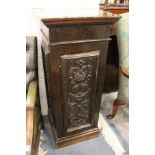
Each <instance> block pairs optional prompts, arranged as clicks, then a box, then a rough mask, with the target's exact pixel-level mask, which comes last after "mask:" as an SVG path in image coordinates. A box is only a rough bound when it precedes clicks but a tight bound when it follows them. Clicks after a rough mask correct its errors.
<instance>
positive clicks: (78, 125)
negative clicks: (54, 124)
mask: <svg viewBox="0 0 155 155" xmlns="http://www.w3.org/2000/svg"><path fill="white" fill-rule="evenodd" d="M99 54H100V52H99V51H92V52H87V53H77V54H67V55H62V56H61V57H60V59H61V80H62V92H63V93H62V94H63V95H62V96H63V119H64V127H65V130H66V133H72V132H76V131H79V130H83V129H87V128H91V127H92V126H93V110H94V106H95V97H96V87H97V77H98V67H99Z"/></svg>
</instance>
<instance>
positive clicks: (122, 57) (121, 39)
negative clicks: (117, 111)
mask: <svg viewBox="0 0 155 155" xmlns="http://www.w3.org/2000/svg"><path fill="white" fill-rule="evenodd" d="M121 16H122V18H121V19H120V20H119V21H118V22H117V24H116V34H117V43H118V52H119V66H120V67H123V68H126V69H129V29H128V25H129V13H124V14H121ZM118 99H119V100H121V101H123V102H125V103H128V102H129V78H128V77H126V76H125V75H124V74H123V73H122V71H121V70H120V71H119V89H118Z"/></svg>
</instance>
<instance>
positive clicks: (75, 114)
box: [36, 9, 120, 147]
mask: <svg viewBox="0 0 155 155" xmlns="http://www.w3.org/2000/svg"><path fill="white" fill-rule="evenodd" d="M72 11H73V10H72ZM86 11H87V9H85V10H84V13H85V12H86ZM43 12H44V11H42V10H41V13H38V16H39V18H40V22H41V34H42V44H41V46H42V54H43V66H44V72H45V83H46V91H47V99H48V114H49V120H50V124H51V128H52V134H53V137H54V142H55V146H56V147H63V146H66V145H70V144H73V143H77V142H80V141H83V140H87V139H90V138H94V137H96V136H98V135H99V129H98V119H99V111H100V104H101V96H102V89H103V83H104V74H105V67H106V57H107V49H108V43H109V41H110V39H109V37H108V36H109V35H110V27H111V25H112V24H114V23H115V22H116V21H117V20H118V19H119V18H120V16H118V15H113V14H110V13H106V12H99V14H96V13H94V15H92V13H93V11H91V15H90V16H89V15H88V14H87V15H88V16H86V15H84V16H81V15H80V16H78V15H77V14H76V15H75V14H74V13H72V12H70V13H69V15H65V13H66V12H65V11H64V12H63V15H62V16H60V12H58V17H57V16H56V14H57V13H56V10H54V12H52V11H51V13H50V12H49V11H48V13H47V12H46V11H45V16H44V15H42V13H43ZM61 12H62V11H61ZM77 12H79V13H80V14H81V11H80V10H79V11H77ZM77 12H76V13H77ZM36 14H37V11H36ZM47 14H48V15H47ZM63 16H65V17H63Z"/></svg>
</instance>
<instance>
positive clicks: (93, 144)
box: [39, 131, 115, 155]
mask: <svg viewBox="0 0 155 155" xmlns="http://www.w3.org/2000/svg"><path fill="white" fill-rule="evenodd" d="M52 143H53V139H52ZM52 143H51V140H50V139H49V136H47V134H46V133H45V132H43V131H42V132H41V138H40V148H39V155H115V153H114V151H113V150H112V148H110V146H109V145H108V144H107V142H105V140H104V138H103V136H102V135H101V136H99V137H97V138H93V139H91V140H87V141H83V142H80V143H77V144H73V145H70V146H66V147H63V148H59V149H55V148H54V147H53V144H52Z"/></svg>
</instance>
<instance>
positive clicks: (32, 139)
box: [26, 36, 40, 155]
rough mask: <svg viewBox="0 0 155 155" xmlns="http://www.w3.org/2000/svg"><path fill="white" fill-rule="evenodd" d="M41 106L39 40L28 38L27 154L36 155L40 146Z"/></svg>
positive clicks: (32, 37)
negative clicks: (38, 66)
mask: <svg viewBox="0 0 155 155" xmlns="http://www.w3.org/2000/svg"><path fill="white" fill-rule="evenodd" d="M39 133H40V106H39V96H38V82H37V38H36V37H34V36H29V37H26V154H27V155H35V154H36V152H37V147H38V145H39Z"/></svg>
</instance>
